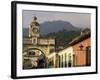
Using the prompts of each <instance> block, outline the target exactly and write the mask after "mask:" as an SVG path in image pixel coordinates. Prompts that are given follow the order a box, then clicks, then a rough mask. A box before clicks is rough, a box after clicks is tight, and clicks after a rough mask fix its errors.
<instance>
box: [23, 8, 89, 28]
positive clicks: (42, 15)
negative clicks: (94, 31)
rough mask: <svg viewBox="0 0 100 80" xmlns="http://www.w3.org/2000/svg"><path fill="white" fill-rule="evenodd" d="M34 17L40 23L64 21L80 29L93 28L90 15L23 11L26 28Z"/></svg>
mask: <svg viewBox="0 0 100 80" xmlns="http://www.w3.org/2000/svg"><path fill="white" fill-rule="evenodd" d="M34 16H36V17H37V21H38V22H39V23H43V22H47V21H57V20H62V21H67V22H70V23H71V24H72V25H73V26H75V27H79V28H90V26H91V25H90V23H91V22H90V21H91V14H89V13H71V12H54V11H34V10H23V16H22V22H23V23H22V24H23V27H24V28H28V27H29V24H30V23H31V21H32V17H34Z"/></svg>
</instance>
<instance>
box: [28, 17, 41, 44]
mask: <svg viewBox="0 0 100 80" xmlns="http://www.w3.org/2000/svg"><path fill="white" fill-rule="evenodd" d="M39 26H40V24H39V23H38V22H37V17H36V16H34V17H33V19H32V22H31V23H30V25H29V37H31V38H32V43H33V44H34V45H36V44H37V39H38V37H40V34H39V32H40V31H39Z"/></svg>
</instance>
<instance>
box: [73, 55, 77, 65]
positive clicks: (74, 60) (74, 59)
mask: <svg viewBox="0 0 100 80" xmlns="http://www.w3.org/2000/svg"><path fill="white" fill-rule="evenodd" d="M75 62H76V58H75V54H73V66H75Z"/></svg>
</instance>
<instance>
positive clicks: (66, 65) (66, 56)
mask: <svg viewBox="0 0 100 80" xmlns="http://www.w3.org/2000/svg"><path fill="white" fill-rule="evenodd" d="M66 59H67V54H66V53H65V67H67V61H66Z"/></svg>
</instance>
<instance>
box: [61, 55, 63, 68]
mask: <svg viewBox="0 0 100 80" xmlns="http://www.w3.org/2000/svg"><path fill="white" fill-rule="evenodd" d="M61 65H62V66H61V67H63V55H62V60H61Z"/></svg>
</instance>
